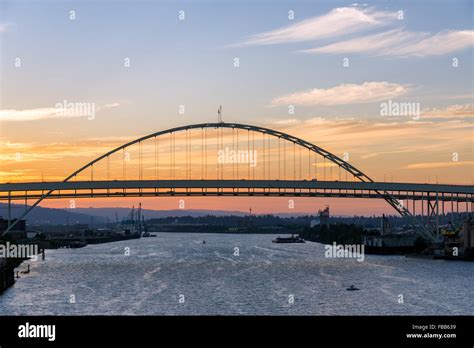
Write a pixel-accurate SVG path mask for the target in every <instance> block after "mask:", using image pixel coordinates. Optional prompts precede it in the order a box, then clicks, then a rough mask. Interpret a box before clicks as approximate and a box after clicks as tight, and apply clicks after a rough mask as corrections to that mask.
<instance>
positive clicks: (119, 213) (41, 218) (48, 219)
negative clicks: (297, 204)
mask: <svg viewBox="0 0 474 348" xmlns="http://www.w3.org/2000/svg"><path fill="white" fill-rule="evenodd" d="M24 211H25V206H24V205H22V204H12V217H13V218H15V217H18V216H20V214H21V213H23V212H24ZM130 211H131V209H130V208H119V207H116V208H114V207H110V208H92V207H91V208H75V209H53V208H43V207H40V206H37V207H36V208H35V209H33V210H32V211H31V212H30V213H29V214H28V216H27V220H28V224H30V225H33V224H45V223H49V224H75V223H80V224H90V222H91V218H92V219H93V222H94V224H97V223H105V222H107V221H111V222H113V221H115V220H116V218H118V219H119V220H122V219H123V218H126V217H127V216H128V214H130ZM142 213H143V216H144V217H145V219H156V218H162V217H182V216H192V217H200V216H206V215H213V216H229V215H233V216H245V215H248V213H247V212H242V211H231V210H181V209H176V210H151V209H142ZM7 215H8V210H7V204H5V203H0V216H2V217H4V218H6V217H7ZM273 215H275V216H280V217H291V216H303V215H307V214H304V213H293V214H288V213H275V214H273Z"/></svg>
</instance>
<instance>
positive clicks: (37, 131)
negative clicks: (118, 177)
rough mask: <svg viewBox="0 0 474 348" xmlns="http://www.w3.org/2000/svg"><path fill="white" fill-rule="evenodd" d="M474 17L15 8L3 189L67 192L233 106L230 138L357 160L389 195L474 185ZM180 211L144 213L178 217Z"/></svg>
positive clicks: (7, 72) (230, 6)
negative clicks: (62, 187) (261, 134)
mask: <svg viewBox="0 0 474 348" xmlns="http://www.w3.org/2000/svg"><path fill="white" fill-rule="evenodd" d="M472 7H473V3H472V1H459V2H456V3H451V2H449V1H430V2H418V3H412V2H411V1H375V2H370V3H368V5H364V4H359V5H354V4H351V2H350V1H345V2H343V1H331V2H329V1H327V2H326V1H322V2H317V3H311V2H307V1H296V2H277V3H273V2H270V1H257V2H250V1H242V2H232V1H223V2H220V3H219V2H217V1H194V2H191V1H182V2H179V3H177V2H171V1H163V2H148V1H143V2H127V1H124V2H118V1H104V2H94V1H90V2H84V3H82V2H55V1H47V2H33V1H15V2H13V1H2V2H1V11H0V13H1V15H0V44H1V47H0V48H1V55H0V56H1V93H0V97H1V100H0V102H1V104H0V144H1V146H0V161H1V163H2V165H1V168H0V180H1V181H2V182H13V181H40V180H42V178H44V180H51V181H52V180H62V179H64V178H65V177H66V176H67V175H68V174H70V173H71V172H72V171H74V170H75V169H77V168H78V167H80V166H81V165H83V164H85V163H87V162H89V161H90V160H92V159H94V158H95V157H97V156H99V155H101V154H102V153H104V152H106V151H108V150H110V149H112V148H114V147H116V146H118V145H120V144H122V143H125V142H126V141H129V140H133V139H135V138H137V137H139V136H142V135H145V134H149V133H153V132H155V131H158V130H163V129H167V128H171V127H175V126H180V125H185V124H193V123H203V122H214V121H216V119H217V113H216V110H217V107H218V106H219V105H223V117H224V120H225V121H227V122H239V123H248V124H255V125H262V126H266V127H269V128H273V129H277V130H282V131H285V132H287V133H289V134H293V135H296V136H299V137H301V138H303V139H305V140H308V141H311V142H313V143H314V144H317V145H318V146H320V147H323V148H325V149H326V150H328V151H331V152H332V153H334V154H336V155H338V156H341V157H342V154H343V153H348V154H349V155H350V160H349V162H350V163H351V164H353V165H355V166H356V167H358V168H359V169H361V170H363V171H364V172H365V173H367V174H368V175H369V176H370V177H372V178H373V179H374V180H379V181H383V180H384V178H385V180H386V181H390V180H393V181H403V182H431V183H433V182H436V181H437V182H440V183H450V184H472V183H473V168H474V157H473V144H474V143H473V123H472V121H473V117H474V107H473V104H472V101H473V97H474V86H473V85H472V76H473V72H474V71H473V70H474V69H473V62H474V60H473V58H474V57H473V45H474V32H473V23H472V13H473V8H472ZM71 11H74V12H73V13H72V12H71ZM180 11H184V12H180ZM291 11H293V12H291ZM400 11H403V12H402V13H401V12H400ZM72 17H73V18H72ZM18 59H20V60H18ZM236 59H238V61H236ZM236 62H238V66H236ZM64 101H67V102H73V103H80V102H87V103H93V104H94V106H95V115H94V117H93V119H91V117H87V116H84V115H82V116H81V115H72V116H64V115H63V114H61V113H59V112H58V109H57V107H56V105H57V104H58V103H63V102H64ZM389 102H395V103H413V104H416V105H417V106H418V107H419V115H418V117H416V115H415V116H413V115H404V116H393V115H388V116H387V115H382V112H381V109H382V107H383V106H382V105H383V104H384V103H389ZM180 106H184V114H180V113H179V110H180ZM289 106H292V108H293V109H294V113H290V112H289V110H290V108H289ZM18 154H20V155H18ZM176 200H177V199H176V198H160V199H143V200H142V201H144V203H145V202H146V203H145V204H146V207H147V208H150V209H153V208H163V209H175V208H176ZM187 200H189V202H190V205H189V208H190V209H203V208H207V207H209V208H216V209H222V207H223V206H224V208H225V209H228V210H247V209H248V207H249V206H252V208H253V209H254V210H255V211H256V212H264V211H269V212H271V211H278V212H283V211H285V204H284V202H283V201H282V200H279V199H272V200H268V201H265V203H262V201H261V200H259V199H250V198H239V199H227V198H226V199H221V198H205V199H202V198H201V199H190V198H187ZM136 201H137V200H134V199H123V200H113V199H108V200H98V199H96V200H78V205H79V206H89V205H93V206H116V205H117V206H118V205H120V206H129V205H131V204H132V202H136ZM297 202H300V203H299V204H297V207H296V208H295V210H296V211H314V210H315V209H317V208H318V207H319V208H321V207H324V205H325V204H326V202H327V203H328V204H331V206H334V207H335V210H336V213H338V214H351V213H352V212H354V213H357V214H360V213H364V212H365V213H368V212H374V213H376V212H383V211H389V212H391V210H390V208H389V207H387V206H386V204H384V202H371V201H370V202H369V201H368V200H366V201H355V200H343V199H339V200H321V199H317V200H314V199H301V198H298V199H297ZM356 202H357V203H356ZM359 202H360V203H359ZM44 205H45V206H57V207H65V206H67V202H64V201H48V202H46V203H44ZM375 206H376V207H375ZM377 207H378V208H377ZM280 208H281V209H280Z"/></svg>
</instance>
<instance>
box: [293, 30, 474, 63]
mask: <svg viewBox="0 0 474 348" xmlns="http://www.w3.org/2000/svg"><path fill="white" fill-rule="evenodd" d="M473 45H474V31H472V30H458V31H456V30H449V31H442V32H439V33H437V34H434V35H432V34H429V33H425V32H412V31H407V30H404V29H394V30H389V31H384V32H382V33H377V34H372V35H366V36H362V37H357V38H354V39H350V40H345V41H339V42H335V43H332V44H329V45H326V46H321V47H315V48H311V49H307V50H301V51H299V52H303V53H328V54H345V53H363V54H369V55H374V56H399V57H410V56H416V57H425V56H433V55H443V54H447V53H451V52H455V51H458V50H462V49H465V48H467V47H470V46H473Z"/></svg>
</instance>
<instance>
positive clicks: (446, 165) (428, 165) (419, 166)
mask: <svg viewBox="0 0 474 348" xmlns="http://www.w3.org/2000/svg"><path fill="white" fill-rule="evenodd" d="M473 164H474V161H462V162H461V161H459V162H454V161H451V162H426V163H413V164H409V165H407V166H406V167H405V168H407V169H433V168H450V167H463V166H472V165H473Z"/></svg>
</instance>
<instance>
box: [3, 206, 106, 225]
mask: <svg viewBox="0 0 474 348" xmlns="http://www.w3.org/2000/svg"><path fill="white" fill-rule="evenodd" d="M24 211H25V206H24V205H22V204H12V208H11V214H12V218H15V217H19V216H20V215H21V214H22V213H23V212H24ZM0 216H1V217H3V218H7V216H8V205H7V204H6V203H0ZM91 218H92V219H93V222H94V223H104V222H107V219H106V218H104V217H102V216H97V215H95V216H93V215H89V214H84V213H81V212H77V211H73V210H72V209H68V210H64V209H52V208H42V207H39V206H37V207H36V208H35V209H33V210H32V211H31V212H30V213H29V214H28V215H27V221H28V225H36V224H53V225H62V224H76V223H79V224H90V222H91Z"/></svg>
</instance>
